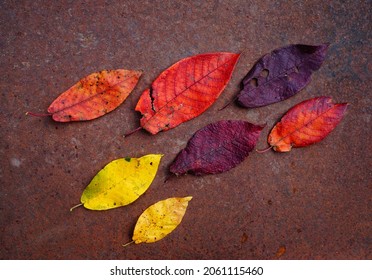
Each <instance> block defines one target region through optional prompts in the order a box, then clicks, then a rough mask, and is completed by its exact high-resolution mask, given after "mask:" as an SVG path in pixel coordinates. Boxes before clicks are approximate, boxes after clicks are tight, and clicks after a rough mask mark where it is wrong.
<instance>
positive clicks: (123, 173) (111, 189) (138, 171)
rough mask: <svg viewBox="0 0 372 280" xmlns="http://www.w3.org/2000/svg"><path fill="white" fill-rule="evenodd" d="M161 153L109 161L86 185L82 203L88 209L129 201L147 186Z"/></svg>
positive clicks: (105, 207)
mask: <svg viewBox="0 0 372 280" xmlns="http://www.w3.org/2000/svg"><path fill="white" fill-rule="evenodd" d="M162 156H163V155H156V154H150V155H146V156H143V157H140V158H121V159H117V160H114V161H112V162H110V163H109V164H107V165H106V166H105V167H104V168H103V169H102V170H100V171H99V172H98V173H97V175H96V176H95V177H94V178H93V180H92V181H91V182H90V183H89V185H88V186H87V187H86V188H85V190H84V192H83V194H82V196H81V199H80V201H81V203H82V204H83V205H84V207H85V208H87V209H91V210H107V209H111V208H116V207H120V206H124V205H128V204H130V203H132V202H133V201H135V200H136V199H137V198H138V197H140V196H141V195H142V194H143V193H144V192H145V191H146V190H147V189H148V188H149V187H150V185H151V183H152V181H153V180H154V178H155V175H156V172H157V170H158V166H159V164H160V159H161V157H162ZM72 209H73V208H72Z"/></svg>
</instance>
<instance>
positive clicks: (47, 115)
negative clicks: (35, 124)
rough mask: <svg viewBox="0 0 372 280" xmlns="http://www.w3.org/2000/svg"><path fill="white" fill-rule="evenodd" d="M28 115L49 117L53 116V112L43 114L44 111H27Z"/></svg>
mask: <svg viewBox="0 0 372 280" xmlns="http://www.w3.org/2000/svg"><path fill="white" fill-rule="evenodd" d="M27 115H30V116H33V117H49V116H51V115H53V114H51V113H48V114H43V113H33V112H26V116H27Z"/></svg>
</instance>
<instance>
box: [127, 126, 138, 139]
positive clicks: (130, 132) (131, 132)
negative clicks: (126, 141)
mask: <svg viewBox="0 0 372 280" xmlns="http://www.w3.org/2000/svg"><path fill="white" fill-rule="evenodd" d="M141 129H142V126H139V127H137V128H136V129H134V130H132V131H129V132H128V133H126V134H124V138H125V137H128V136H130V135H132V134H133V133H135V132H137V131H138V130H141Z"/></svg>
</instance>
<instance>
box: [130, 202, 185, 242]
mask: <svg viewBox="0 0 372 280" xmlns="http://www.w3.org/2000/svg"><path fill="white" fill-rule="evenodd" d="M191 199H192V197H191V196H187V197H184V198H180V197H172V198H168V199H165V200H161V201H159V202H157V203H155V204H153V205H151V206H150V207H149V208H147V209H146V210H145V211H144V212H143V213H142V214H141V216H140V217H139V218H138V221H137V224H136V226H135V228H134V233H133V238H132V239H133V241H134V242H135V243H136V244H139V243H142V242H145V243H152V242H156V241H159V240H160V239H162V238H164V237H165V236H167V235H168V234H170V233H171V232H172V231H173V230H174V229H175V228H176V227H177V226H178V225H179V224H180V223H181V221H182V218H183V216H184V215H185V212H186V208H187V205H188V203H189V201H190V200H191ZM133 241H132V242H133Z"/></svg>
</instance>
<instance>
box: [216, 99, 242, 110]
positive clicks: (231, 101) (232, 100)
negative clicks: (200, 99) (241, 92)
mask: <svg viewBox="0 0 372 280" xmlns="http://www.w3.org/2000/svg"><path fill="white" fill-rule="evenodd" d="M237 98H238V96H235V97H234V98H233V99H231V100H230V101H229V102H227V104H226V105H225V106H223V107H222V108H220V109H218V111H222V110H223V109H225V108H226V107H228V106H230V105H231V103H233V102H235V100H236V99H237Z"/></svg>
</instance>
